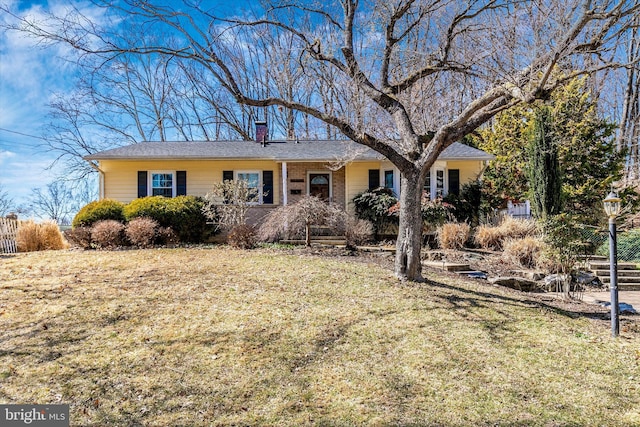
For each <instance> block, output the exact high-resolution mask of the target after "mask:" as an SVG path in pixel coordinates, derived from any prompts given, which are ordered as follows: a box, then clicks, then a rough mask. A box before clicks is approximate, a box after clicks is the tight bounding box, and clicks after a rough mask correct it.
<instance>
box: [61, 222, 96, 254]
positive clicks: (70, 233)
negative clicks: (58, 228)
mask: <svg viewBox="0 0 640 427" xmlns="http://www.w3.org/2000/svg"><path fill="white" fill-rule="evenodd" d="M64 236H65V237H66V239H67V241H68V242H69V243H70V244H71V245H73V246H77V247H80V248H83V249H91V247H92V242H93V241H92V240H91V227H75V228H72V229H70V230H67V231H65V232H64Z"/></svg>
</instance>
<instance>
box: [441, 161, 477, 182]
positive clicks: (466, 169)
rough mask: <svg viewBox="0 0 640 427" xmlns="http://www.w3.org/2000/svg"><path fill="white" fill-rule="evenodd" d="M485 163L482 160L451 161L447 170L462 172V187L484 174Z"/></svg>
mask: <svg viewBox="0 0 640 427" xmlns="http://www.w3.org/2000/svg"><path fill="white" fill-rule="evenodd" d="M483 167H484V162H482V161H480V160H473V161H471V160H467V161H449V162H447V169H459V170H460V185H463V184H466V183H467V182H469V181H474V180H476V179H477V178H478V176H479V175H480V172H482V168H483Z"/></svg>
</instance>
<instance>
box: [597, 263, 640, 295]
mask: <svg viewBox="0 0 640 427" xmlns="http://www.w3.org/2000/svg"><path fill="white" fill-rule="evenodd" d="M589 269H590V270H591V271H592V272H593V274H595V275H596V276H597V277H598V278H599V279H600V281H601V282H602V283H604V284H607V285H608V284H609V283H611V277H610V264H609V261H603V260H598V261H591V262H589ZM618 290H619V291H640V270H639V269H638V267H637V265H636V264H634V263H631V262H619V263H618Z"/></svg>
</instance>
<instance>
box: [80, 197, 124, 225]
mask: <svg viewBox="0 0 640 427" xmlns="http://www.w3.org/2000/svg"><path fill="white" fill-rule="evenodd" d="M123 209H124V203H122V202H118V201H117V200H111V199H103V200H96V201H94V202H91V203H89V204H87V205H85V206H84V207H82V209H80V210H79V211H78V213H77V214H76V216H75V217H74V218H73V221H72V222H71V225H72V226H73V228H76V227H91V226H92V225H93V224H95V223H96V222H98V221H103V220H106V219H112V220H114V221H119V222H124V213H123Z"/></svg>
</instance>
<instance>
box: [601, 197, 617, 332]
mask: <svg viewBox="0 0 640 427" xmlns="http://www.w3.org/2000/svg"><path fill="white" fill-rule="evenodd" d="M620 202H621V201H620V198H619V197H618V194H616V193H615V192H614V191H611V192H610V193H609V195H608V196H607V197H606V198H605V199H604V211H605V212H606V213H607V216H608V217H609V271H610V273H609V276H610V288H611V335H612V336H613V337H614V338H615V337H617V336H618V335H620V316H619V315H620V306H619V305H618V254H617V243H616V217H617V216H618V215H619V214H620V207H621V203H620Z"/></svg>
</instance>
